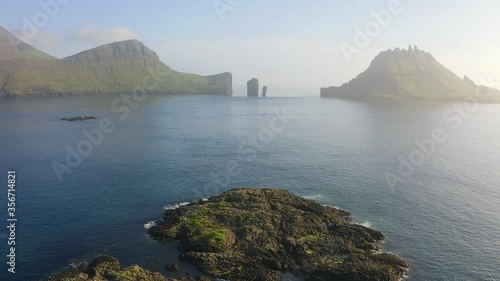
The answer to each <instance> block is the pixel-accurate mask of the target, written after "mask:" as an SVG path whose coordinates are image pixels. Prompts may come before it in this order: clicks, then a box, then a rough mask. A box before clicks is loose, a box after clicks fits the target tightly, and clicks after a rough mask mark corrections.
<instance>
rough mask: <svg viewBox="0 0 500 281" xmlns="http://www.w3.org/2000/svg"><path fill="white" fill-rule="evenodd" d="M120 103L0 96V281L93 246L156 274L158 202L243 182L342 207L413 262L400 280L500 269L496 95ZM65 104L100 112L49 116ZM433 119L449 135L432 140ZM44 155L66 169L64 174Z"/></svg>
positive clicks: (161, 248) (43, 271) (60, 262)
mask: <svg viewBox="0 0 500 281" xmlns="http://www.w3.org/2000/svg"><path fill="white" fill-rule="evenodd" d="M117 98H119V96H108V97H58V98H41V99H38V98H36V99H35V98H34V99H19V100H1V101H0V132H1V134H0V147H1V150H0V151H1V162H0V186H1V188H0V198H1V200H0V210H1V212H2V218H3V219H2V223H1V224H5V225H7V222H6V218H7V213H6V211H7V199H6V196H7V195H6V190H7V183H6V175H7V170H9V169H14V170H15V171H16V175H17V189H16V196H17V197H16V198H17V201H16V203H17V206H16V207H17V208H16V211H17V217H18V222H17V227H16V258H17V259H16V273H15V274H11V273H8V272H7V267H6V262H7V258H6V253H7V250H8V246H7V236H8V235H9V234H8V233H7V230H6V227H5V226H1V227H0V229H1V232H0V249H2V251H1V253H2V255H1V258H0V261H1V262H0V264H1V267H0V270H1V272H0V279H1V280H23V281H25V280H38V279H40V278H44V277H46V276H48V275H50V274H51V273H53V272H55V271H58V270H60V269H61V268H64V267H66V266H68V265H69V264H70V263H78V262H80V261H84V260H89V259H91V258H92V257H93V256H95V255H96V254H99V253H105V254H110V255H113V256H116V257H117V258H119V259H120V261H121V262H122V264H123V265H125V266H128V265H131V264H139V265H141V266H143V267H145V268H147V269H150V270H154V271H160V272H163V273H165V271H164V269H163V267H164V265H165V264H167V263H170V262H173V261H174V262H175V260H176V257H177V253H176V250H175V244H172V243H159V242H155V241H151V240H150V239H149V238H148V237H147V235H146V230H145V228H144V224H145V223H146V222H148V221H149V220H154V219H157V218H159V217H161V215H162V210H163V208H164V206H167V205H170V204H175V203H179V202H188V201H192V200H196V199H198V198H200V197H208V196H210V195H212V194H215V193H220V192H223V191H225V190H228V189H231V188H235V187H248V186H258V187H280V188H285V189H287V190H290V191H291V192H294V193H296V194H298V195H301V196H307V197H309V198H311V199H314V200H317V201H319V202H321V203H324V204H329V205H334V206H338V207H341V208H343V209H346V210H348V211H350V212H351V213H352V214H353V216H354V218H355V220H356V221H357V222H359V223H363V224H364V225H368V226H370V227H373V228H375V229H378V230H380V231H382V232H383V233H384V234H385V235H386V236H387V241H386V243H385V244H384V251H388V252H393V253H396V254H398V255H401V256H402V257H403V258H405V259H406V260H408V261H409V262H410V263H411V270H410V278H409V280H412V281H421V280H456V281H458V280H498V278H499V277H498V276H500V253H499V249H500V220H499V219H498V218H499V215H500V172H499V170H498V167H499V166H498V164H497V162H498V159H499V158H500V131H499V130H498V124H499V121H500V105H487V104H484V105H478V106H477V107H475V108H474V110H470V111H467V112H466V113H467V114H465V115H458V114H457V113H455V111H454V110H456V108H457V107H460V106H461V104H457V103H438V104H433V103H425V102H402V101H372V102H360V101H346V100H336V99H320V98H317V97H294V98H286V97H274V98H273V97H267V98H246V97H215V96H149V97H148V98H147V99H146V100H145V101H142V102H140V103H138V104H137V106H136V107H133V106H128V105H127V106H125V104H124V103H122V102H120V103H119V104H118V105H119V106H125V107H127V108H128V110H129V113H128V116H126V118H124V120H121V119H120V117H125V116H124V114H125V109H124V108H123V107H119V109H120V110H116V109H117V106H115V110H113V109H112V106H111V104H112V103H113V101H114V100H115V99H117ZM469 109H470V108H469ZM450 111H451V113H450ZM276 113H279V114H281V116H280V117H281V119H277V120H276V118H277V116H276ZM76 115H95V116H97V117H98V119H97V120H93V121H85V122H65V121H60V120H59V119H60V118H61V117H68V116H76ZM443 115H446V116H447V117H444V116H443ZM105 118H109V119H110V120H111V122H112V126H113V127H114V130H113V132H111V133H104V134H103V139H102V142H100V143H98V144H97V145H92V146H91V151H88V147H87V150H86V152H89V154H88V156H85V157H82V159H81V163H78V164H75V165H73V166H74V167H70V166H68V163H67V162H66V159H65V158H66V156H67V148H68V147H69V148H70V149H74V150H77V149H78V145H79V143H82V141H85V140H87V138H86V137H85V135H84V134H83V133H82V132H83V130H87V131H92V130H95V129H98V128H99V122H101V121H102V120H103V119H105ZM436 130H438V131H439V132H441V135H440V136H441V137H440V138H439V139H441V140H442V139H443V135H444V136H445V137H446V140H445V141H444V142H440V143H435V142H434V144H429V141H430V139H432V137H433V132H434V131H436ZM416 141H417V142H420V143H425V144H426V145H427V146H425V145H424V146H423V147H424V149H421V148H419V146H418V145H417V144H416ZM434 145H435V146H434ZM82 149H83V148H82ZM425 149H427V150H428V151H425ZM82 151H83V150H82ZM425 152H427V154H425ZM411 157H413V160H411V159H410V158H411ZM418 157H420V158H418ZM401 159H406V160H401ZM73 160H74V159H73ZM406 161H408V162H406ZM411 161H413V162H411ZM54 163H59V164H61V165H66V166H67V167H68V170H65V173H63V174H62V180H61V181H60V180H59V179H58V177H57V175H56V173H55V172H54V168H53V165H54ZM402 163H406V166H404V165H405V164H402ZM408 163H409V165H410V168H408ZM412 163H417V164H418V165H416V164H412ZM73 164H74V163H73ZM401 165H403V166H404V167H403V168H401V169H400V166H401ZM59 167H60V166H59ZM231 167H238V168H239V169H237V170H238V171H237V172H234V169H230V168H231ZM69 169H70V170H71V171H69ZM231 171H232V172H231ZM402 175H403V176H402ZM388 178H389V181H390V182H392V183H393V184H392V185H391V184H390V183H389V182H388V180H387V179H388ZM186 271H187V272H191V273H193V274H195V270H194V268H192V267H191V266H189V265H188V264H183V263H182V264H181V272H180V273H179V274H180V275H182V274H185V272H186Z"/></svg>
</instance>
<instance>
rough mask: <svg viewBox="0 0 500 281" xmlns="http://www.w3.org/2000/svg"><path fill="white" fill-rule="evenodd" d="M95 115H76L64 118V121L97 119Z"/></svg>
mask: <svg viewBox="0 0 500 281" xmlns="http://www.w3.org/2000/svg"><path fill="white" fill-rule="evenodd" d="M95 119H96V118H95V117H94V116H76V117H71V118H62V119H61V120H64V121H85V120H95Z"/></svg>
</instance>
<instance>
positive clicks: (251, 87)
mask: <svg viewBox="0 0 500 281" xmlns="http://www.w3.org/2000/svg"><path fill="white" fill-rule="evenodd" d="M247 96H249V97H257V96H259V80H258V79H257V78H252V79H250V80H249V81H248V82H247Z"/></svg>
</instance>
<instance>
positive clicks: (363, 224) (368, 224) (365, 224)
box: [359, 221, 372, 228]
mask: <svg viewBox="0 0 500 281" xmlns="http://www.w3.org/2000/svg"><path fill="white" fill-rule="evenodd" d="M359 225H362V226H364V227H368V228H371V227H372V224H371V223H370V222H369V221H365V222H363V223H360V224H359Z"/></svg>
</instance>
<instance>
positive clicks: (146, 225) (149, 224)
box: [144, 221, 156, 229]
mask: <svg viewBox="0 0 500 281" xmlns="http://www.w3.org/2000/svg"><path fill="white" fill-rule="evenodd" d="M152 226H156V221H148V222H147V223H145V224H144V228H145V229H150V228H151V227H152Z"/></svg>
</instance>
